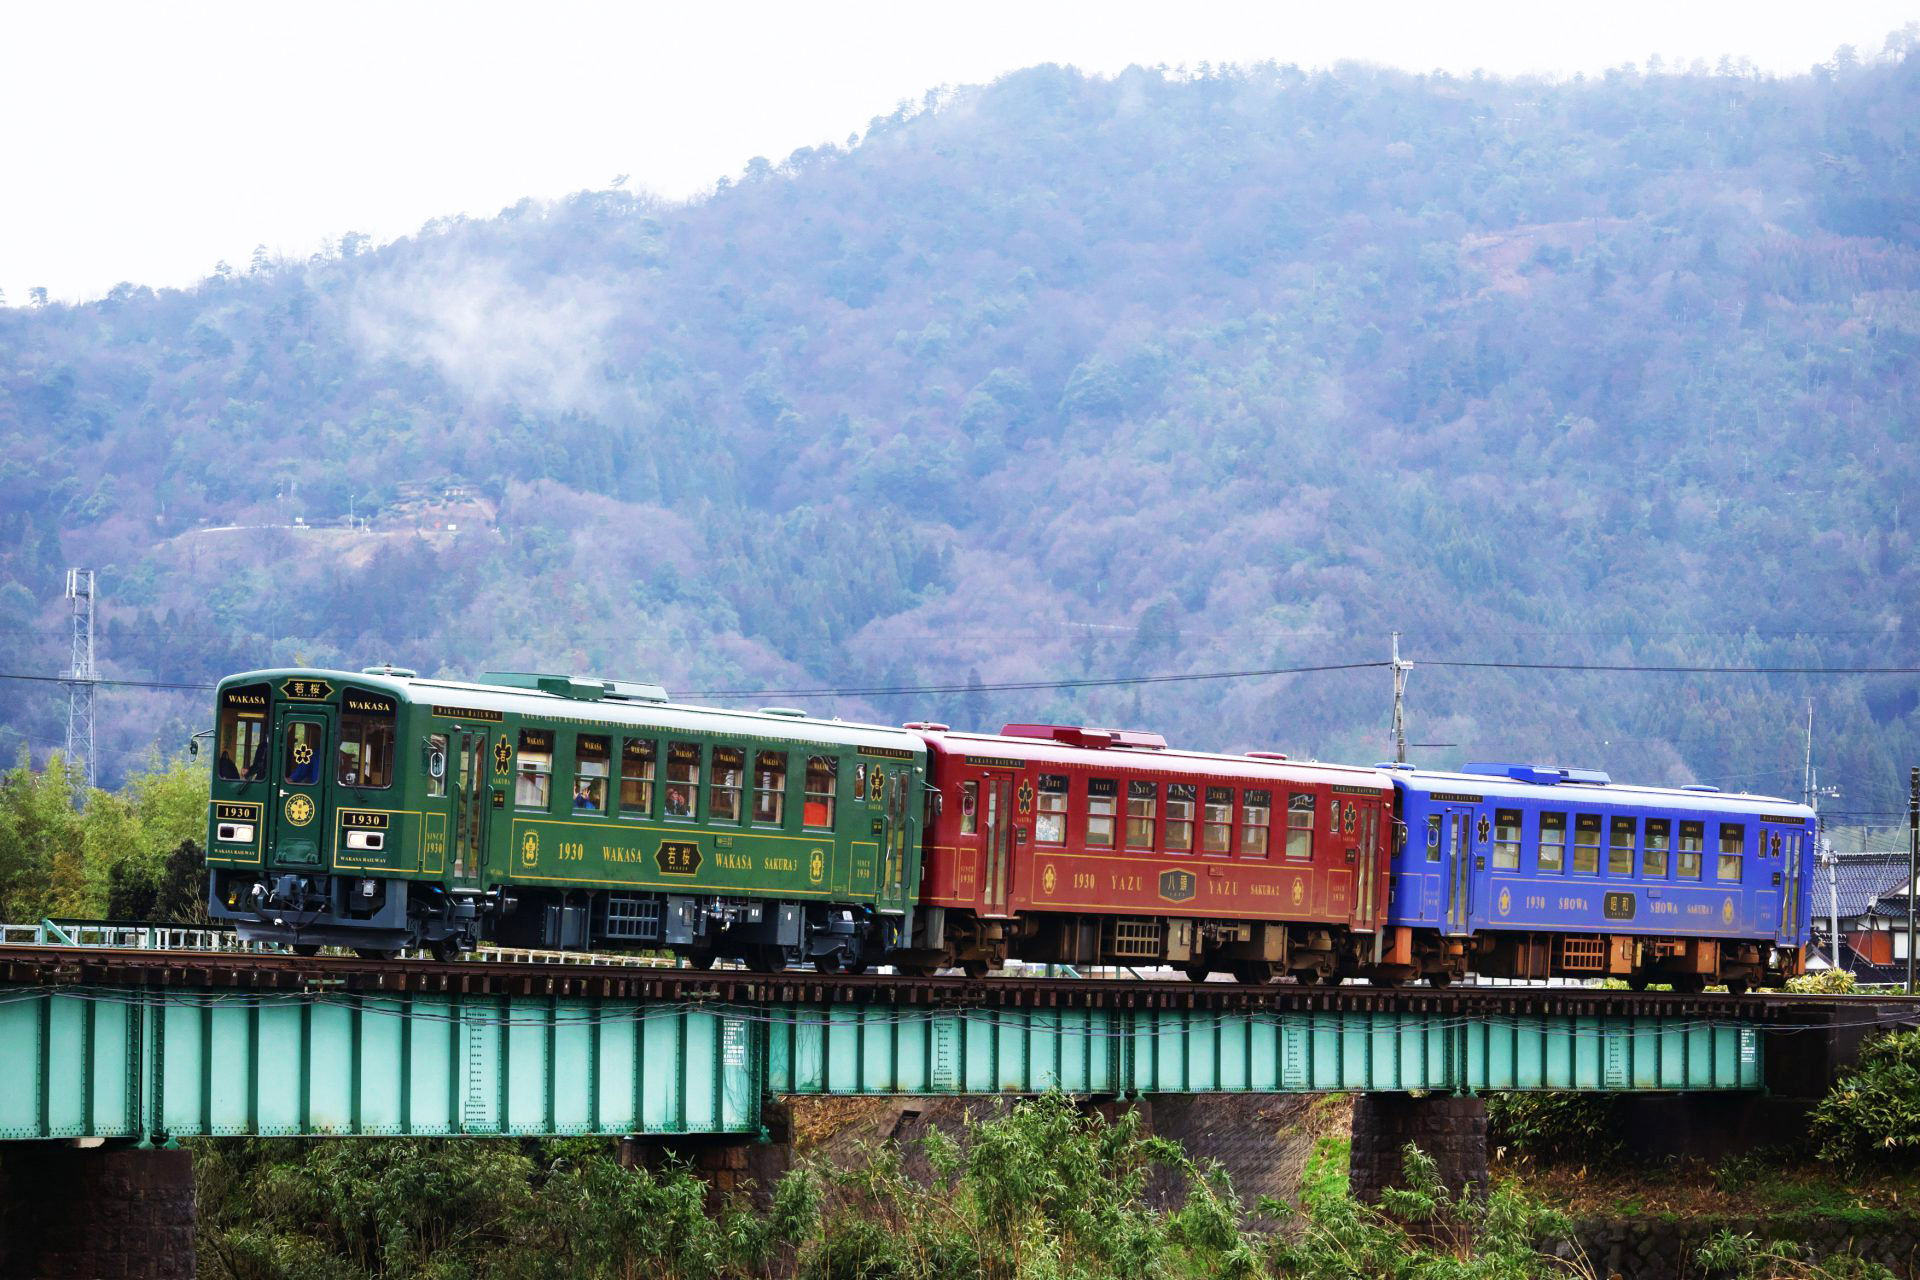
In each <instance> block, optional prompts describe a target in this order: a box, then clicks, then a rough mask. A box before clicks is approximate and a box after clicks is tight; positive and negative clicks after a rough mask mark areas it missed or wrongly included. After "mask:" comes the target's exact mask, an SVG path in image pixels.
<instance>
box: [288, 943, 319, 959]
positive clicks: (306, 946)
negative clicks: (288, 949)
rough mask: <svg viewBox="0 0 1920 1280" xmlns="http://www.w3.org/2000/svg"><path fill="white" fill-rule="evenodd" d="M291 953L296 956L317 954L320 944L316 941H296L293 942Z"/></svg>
mask: <svg viewBox="0 0 1920 1280" xmlns="http://www.w3.org/2000/svg"><path fill="white" fill-rule="evenodd" d="M293 954H295V955H297V956H317V955H319V954H320V944H319V943H317V942H296V943H294V944H293Z"/></svg>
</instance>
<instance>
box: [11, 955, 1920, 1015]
mask: <svg viewBox="0 0 1920 1280" xmlns="http://www.w3.org/2000/svg"><path fill="white" fill-rule="evenodd" d="M0 983H6V984H10V985H15V986H48V987H66V986H99V987H134V988H141V987H159V988H187V989H198V990H211V991H267V992H274V991H277V992H299V991H331V992H342V993H354V994H395V995H399V994H415V995H508V996H550V997H579V998H594V999H623V1000H648V1001H674V1002H714V1003H724V1004H730V1005H767V1004H809V1005H872V1006H893V1007H897V1008H908V1009H912V1008H921V1009H954V1008H983V1009H986V1008H999V1009H1140V1010H1154V1009H1164V1010H1219V1011H1243V1012H1251V1011H1271V1012H1275V1013H1309V1012H1323V1013H1407V1014H1426V1015H1433V1016H1445V1017H1464V1018H1474V1017H1486V1018H1496V1017H1510V1016H1537V1015H1543V1014H1544V1015H1588V1016H1634V1017H1657V1018H1672V1019H1676V1020H1679V1019H1692V1020H1702V1019H1706V1020H1722V1021H1738V1022H1744V1023H1751V1024H1794V1023H1801V1022H1804V1021H1805V1020H1806V1019H1807V1018H1808V1017H1809V1016H1810V1015H1815V1016H1823V1017H1831V1016H1832V1015H1833V1014H1834V1013H1835V1012H1837V1011H1840V1010H1853V1011H1858V1012H1859V1013H1860V1014H1862V1015H1863V1016H1866V1017H1872V1018H1880V1019H1885V1018H1888V1017H1903V1016H1904V1017H1914V1018H1920V998H1915V997H1909V996H1895V995H1884V996H1883V995H1844V996H1834V995H1799V994H1786V993H1755V994H1749V995H1744V996H1729V995H1725V994H1721V993H1700V994H1680V993H1674V992H1656V991H1647V992H1638V991H1621V990H1607V989H1601V988H1593V987H1564V986H1561V987H1555V986H1539V987H1512V986H1500V987H1490V986H1476V985H1472V984H1464V985H1458V986H1451V987H1438V988H1435V987H1424V986H1413V987H1373V986H1363V985H1359V984H1345V985H1339V986H1304V985H1300V984H1296V983H1290V982H1276V983H1269V984H1266V985H1264V986H1242V985H1240V984H1237V983H1231V982H1205V983H1194V982H1186V981H1179V980H1175V981H1164V980H1158V979H1140V980H1136V981H1127V980H1094V979H1087V978H1044V977H989V978H986V979H981V980H973V979H969V978H965V977H960V976H953V977H930V978H921V977H907V976H904V975H899V974H890V973H878V974H860V975H853V974H822V973H815V972H812V971H804V970H803V971H792V972H786V973H777V974H766V973H754V972H750V971H747V970H738V969H728V970H707V971H703V970H698V969H647V968H631V969H627V968H613V967H599V966H591V967H583V966H580V965H574V964H557V963H542V962H498V963H491V964H476V963H472V962H470V961H452V962H443V961H436V960H412V959H400V960H363V959H359V958H357V957H351V956H315V957H302V956H291V955H271V954H231V953H206V952H202V953H191V952H165V951H160V952H156V951H144V950H116V949H112V948H105V947H85V948H77V947H50V946H22V945H0Z"/></svg>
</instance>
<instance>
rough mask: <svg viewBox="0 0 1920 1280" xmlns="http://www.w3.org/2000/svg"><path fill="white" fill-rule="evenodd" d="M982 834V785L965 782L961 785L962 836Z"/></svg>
mask: <svg viewBox="0 0 1920 1280" xmlns="http://www.w3.org/2000/svg"><path fill="white" fill-rule="evenodd" d="M979 833H980V784H979V783H977V782H963V783H961V784H960V834H961V835H963V836H971V835H978V834H979Z"/></svg>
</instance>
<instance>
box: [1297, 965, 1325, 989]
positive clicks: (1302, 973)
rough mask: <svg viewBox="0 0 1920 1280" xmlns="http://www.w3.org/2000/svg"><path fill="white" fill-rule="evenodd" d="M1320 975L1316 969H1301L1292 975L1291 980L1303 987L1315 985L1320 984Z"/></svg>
mask: <svg viewBox="0 0 1920 1280" xmlns="http://www.w3.org/2000/svg"><path fill="white" fill-rule="evenodd" d="M1320 977H1321V975H1320V971H1319V970H1318V969H1301V970H1299V971H1297V972H1296V973H1295V974H1294V975H1293V980H1294V981H1295V982H1297V983H1299V984H1300V985H1301V986H1303V987H1317V986H1319V985H1320Z"/></svg>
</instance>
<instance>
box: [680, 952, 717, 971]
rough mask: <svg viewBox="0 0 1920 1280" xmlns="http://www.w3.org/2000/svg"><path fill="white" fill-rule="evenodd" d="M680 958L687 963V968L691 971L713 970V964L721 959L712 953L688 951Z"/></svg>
mask: <svg viewBox="0 0 1920 1280" xmlns="http://www.w3.org/2000/svg"><path fill="white" fill-rule="evenodd" d="M680 958H681V959H682V960H685V961H686V962H687V968H689V969H711V968H713V962H714V961H715V960H717V959H719V957H718V956H716V955H714V954H713V952H711V951H688V952H685V953H684V954H682V955H681V957H680Z"/></svg>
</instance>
